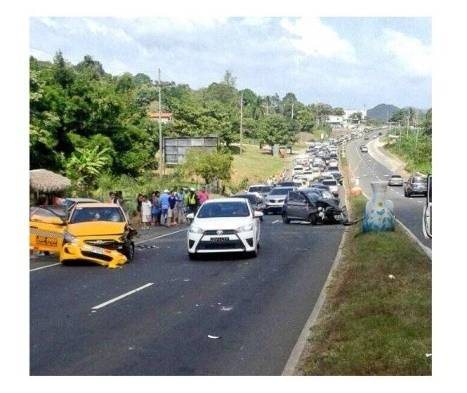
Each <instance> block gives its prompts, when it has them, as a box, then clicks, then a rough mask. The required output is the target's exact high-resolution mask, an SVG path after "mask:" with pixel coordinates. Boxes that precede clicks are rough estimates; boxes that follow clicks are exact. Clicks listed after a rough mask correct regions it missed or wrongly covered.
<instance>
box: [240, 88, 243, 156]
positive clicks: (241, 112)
mask: <svg viewBox="0 0 467 393" xmlns="http://www.w3.org/2000/svg"><path fill="white" fill-rule="evenodd" d="M242 142H243V91H242V93H241V94H240V154H242V146H243V143H242Z"/></svg>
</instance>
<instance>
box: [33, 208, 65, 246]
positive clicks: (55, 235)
mask: <svg viewBox="0 0 467 393" xmlns="http://www.w3.org/2000/svg"><path fill="white" fill-rule="evenodd" d="M65 228H66V222H65V221H64V220H63V219H61V218H60V217H59V216H58V215H55V214H54V213H52V212H51V211H49V210H47V209H44V208H31V210H30V218H29V246H30V248H31V249H32V250H34V251H47V252H50V253H59V252H60V249H61V247H62V245H63V233H64V231H65Z"/></svg>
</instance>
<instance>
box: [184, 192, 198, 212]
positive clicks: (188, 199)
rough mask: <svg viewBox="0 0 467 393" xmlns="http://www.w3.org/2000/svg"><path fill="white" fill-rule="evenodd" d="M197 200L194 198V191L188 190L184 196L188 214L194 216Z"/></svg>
mask: <svg viewBox="0 0 467 393" xmlns="http://www.w3.org/2000/svg"><path fill="white" fill-rule="evenodd" d="M197 199H198V198H197V197H196V193H195V189H194V188H190V191H189V192H187V193H186V195H185V205H186V206H187V208H188V211H189V212H190V213H193V214H196V210H197V205H198V201H197Z"/></svg>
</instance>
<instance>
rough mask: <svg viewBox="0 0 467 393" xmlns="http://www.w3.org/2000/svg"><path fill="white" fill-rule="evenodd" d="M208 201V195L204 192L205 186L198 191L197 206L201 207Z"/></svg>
mask: <svg viewBox="0 0 467 393" xmlns="http://www.w3.org/2000/svg"><path fill="white" fill-rule="evenodd" d="M208 199H209V194H208V192H207V190H206V186H203V187H202V188H201V191H198V201H199V205H200V206H201V205H202V204H203V203H204V202H206V201H207V200H208Z"/></svg>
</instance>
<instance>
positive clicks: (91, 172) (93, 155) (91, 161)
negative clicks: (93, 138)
mask: <svg viewBox="0 0 467 393" xmlns="http://www.w3.org/2000/svg"><path fill="white" fill-rule="evenodd" d="M109 160H110V157H109V155H108V149H107V148H104V149H101V148H100V146H99V145H96V146H95V147H94V148H92V149H89V148H77V149H76V151H75V152H74V153H73V154H72V155H71V157H70V159H69V160H68V162H67V164H66V172H67V175H68V177H69V178H70V179H71V180H72V181H73V182H74V183H75V185H76V188H77V189H78V190H80V191H82V192H86V191H88V190H91V189H92V188H93V187H94V186H95V183H96V180H97V178H98V176H99V175H100V174H101V171H102V170H103V169H104V168H105V167H106V165H107V163H108V161H109Z"/></svg>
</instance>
